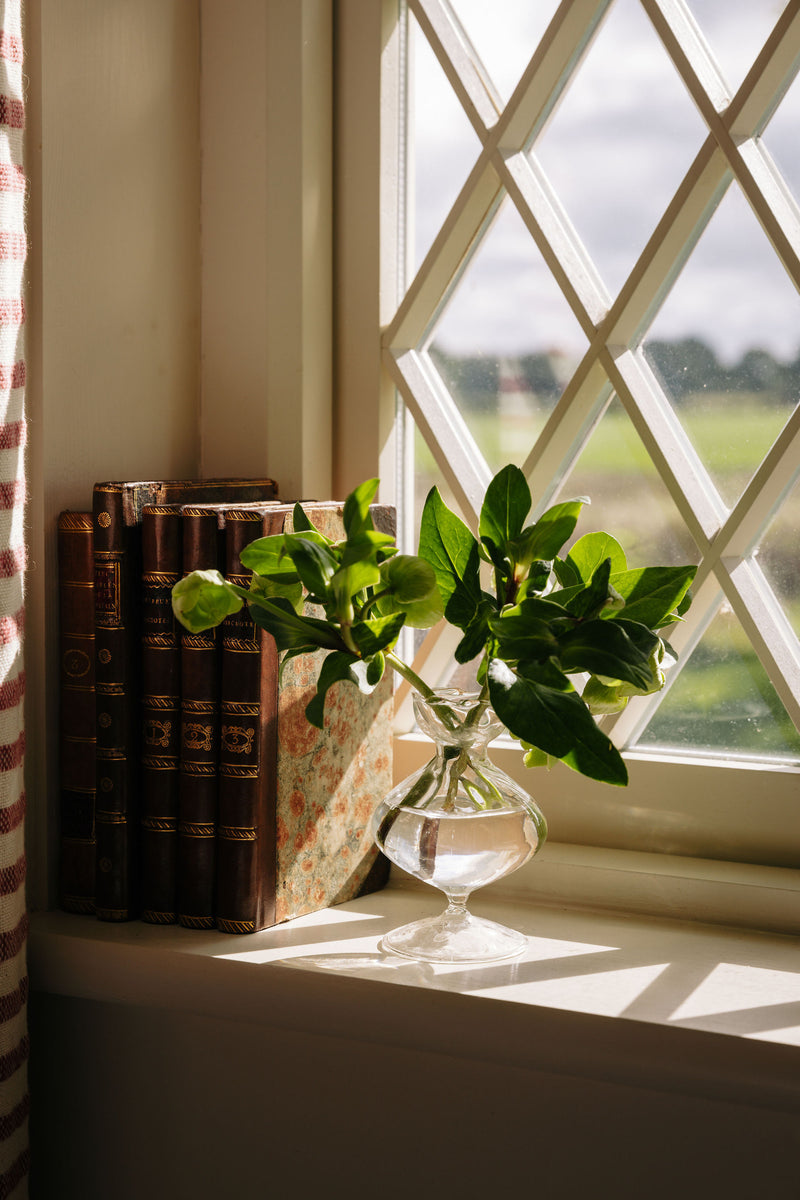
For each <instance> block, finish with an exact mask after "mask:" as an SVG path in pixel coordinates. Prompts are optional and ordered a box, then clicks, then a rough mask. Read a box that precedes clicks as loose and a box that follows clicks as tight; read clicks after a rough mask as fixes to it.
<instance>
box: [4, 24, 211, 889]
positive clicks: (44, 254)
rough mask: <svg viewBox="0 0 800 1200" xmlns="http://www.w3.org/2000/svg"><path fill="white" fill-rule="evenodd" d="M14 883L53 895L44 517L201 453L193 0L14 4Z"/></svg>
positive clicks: (50, 643) (178, 466) (52, 571)
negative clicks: (22, 325)
mask: <svg viewBox="0 0 800 1200" xmlns="http://www.w3.org/2000/svg"><path fill="white" fill-rule="evenodd" d="M26 20H27V28H26V74H27V77H28V100H27V169H28V175H29V180H30V202H29V241H30V255H29V298H28V351H27V357H28V380H29V383H28V392H27V402H28V418H29V468H28V473H29V494H30V503H29V547H30V551H29V555H30V569H29V574H28V581H27V605H28V624H27V638H26V650H25V653H26V663H27V680H28V721H27V729H28V754H27V766H28V798H29V817H28V841H29V846H30V848H31V851H32V853H31V854H30V862H31V870H30V877H29V896H30V900H31V902H32V904H33V905H35V906H43V905H45V904H46V903H47V899H48V882H49V885H50V896H51V897H52V875H53V870H52V865H53V848H54V846H53V844H54V836H55V828H56V823H55V820H54V812H55V797H54V791H55V785H56V777H55V769H56V744H55V734H54V731H55V724H56V722H55V707H54V699H55V687H56V681H57V672H56V666H57V662H56V658H55V647H56V639H57V612H56V608H55V603H54V601H55V582H56V559H55V521H56V516H57V514H58V512H59V511H60V510H61V509H63V508H76V509H85V508H88V507H91V489H92V484H93V483H94V482H95V481H97V480H101V479H136V478H142V477H151V476H155V477H162V478H163V477H174V476H182V475H191V474H193V473H195V472H196V471H197V470H198V467H199V451H200V440H199V426H198V391H199V345H200V340H199V339H200V326H199V253H200V243H199V224H200V211H199V122H198V89H199V72H198V47H199V22H198V6H197V4H196V3H191V2H188V0H113V3H109V0H29V3H28V4H27V5H26Z"/></svg>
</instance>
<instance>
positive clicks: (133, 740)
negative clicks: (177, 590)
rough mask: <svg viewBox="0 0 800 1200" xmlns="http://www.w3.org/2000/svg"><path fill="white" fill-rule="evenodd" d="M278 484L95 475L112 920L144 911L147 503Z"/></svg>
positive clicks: (100, 744)
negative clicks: (140, 888)
mask: <svg viewBox="0 0 800 1200" xmlns="http://www.w3.org/2000/svg"><path fill="white" fill-rule="evenodd" d="M275 490H276V485H275V481H274V480H272V479H209V480H196V479H177V480H148V481H125V482H120V481H111V482H106V483H98V484H95V487H94V502H93V517H94V538H95V542H94V556H95V650H96V694H97V749H96V763H97V798H96V806H95V831H96V836H97V854H96V907H97V915H98V917H100V918H101V919H103V920H109V921H124V920H129V919H130V918H132V917H135V916H137V915H138V903H139V898H138V885H139V841H140V812H139V795H140V756H141V678H140V674H141V672H140V667H141V623H140V612H139V608H140V596H141V571H142V567H141V550H142V509H143V508H144V506H145V505H146V504H158V505H161V504H164V505H166V504H179V503H190V502H192V501H194V502H196V503H201V502H204V501H210V500H216V499H218V498H222V499H228V500H231V501H232V500H234V499H236V500H237V501H239V500H241V501H245V500H248V501H249V500H257V499H271V498H272V497H273V496H274V495H275Z"/></svg>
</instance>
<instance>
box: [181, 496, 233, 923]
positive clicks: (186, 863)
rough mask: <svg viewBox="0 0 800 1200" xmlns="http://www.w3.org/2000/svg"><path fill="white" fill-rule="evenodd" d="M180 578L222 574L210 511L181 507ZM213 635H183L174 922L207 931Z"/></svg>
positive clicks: (211, 860) (215, 758)
mask: <svg viewBox="0 0 800 1200" xmlns="http://www.w3.org/2000/svg"><path fill="white" fill-rule="evenodd" d="M181 521H182V525H183V574H184V575H188V574H189V573H190V572H191V571H194V570H199V569H208V568H210V567H217V568H219V569H221V568H222V565H223V560H222V541H221V535H220V529H219V518H218V515H217V511H216V509H214V508H213V507H203V506H202V505H198V506H194V505H189V506H184V507H183V509H182V512H181ZM219 640H220V638H219V630H218V629H209V630H207V631H206V632H205V633H199V634H194V633H189V632H188V631H187V630H185V629H184V630H182V632H181V719H180V774H179V789H178V814H179V819H178V920H179V922H180V924H181V925H186V926H187V927H188V928H190V929H213V928H214V918H215V890H216V879H215V875H216V836H217V780H218V772H219V667H220V661H219V653H218V648H219Z"/></svg>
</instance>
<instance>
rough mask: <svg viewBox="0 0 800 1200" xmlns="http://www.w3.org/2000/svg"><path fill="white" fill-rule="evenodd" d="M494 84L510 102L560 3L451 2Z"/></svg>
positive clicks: (510, 0)
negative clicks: (510, 97) (509, 98)
mask: <svg viewBox="0 0 800 1200" xmlns="http://www.w3.org/2000/svg"><path fill="white" fill-rule="evenodd" d="M451 6H452V9H453V11H454V12H455V14H456V16H457V17H458V19H459V21H460V22H461V25H462V27H463V29H464V31H465V33H466V34H467V36H468V37H469V39H470V41H471V42H472V44H473V46H474V47H475V50H476V51H477V53H478V55H479V57H480V60H481V62H482V63H483V66H484V67H485V68H486V70H487V72H488V74H489V76H490V78H491V81H492V83H493V84H494V86H495V88H496V90H497V92H498V93H499V95H500V96H501V97H502V99H503V100H507V99H508V97H509V96H510V95H511V93H512V92H513V90H514V88H515V87H516V86H517V84H518V83H519V79H520V76H521V75H522V72H523V71H524V70H525V68H526V67H527V65H528V62H529V61H530V59H531V56H532V55H533V52H534V50H535V49H536V47H537V46H538V44H539V42H540V40H541V37H542V34H543V33H544V31H545V29H546V28H547V25H548V23H549V22H550V19H551V18H552V16H553V13H554V12H555V11H556V9H557V7H558V0H537V2H536V4H531V2H530V0H494V2H493V3H492V4H487V2H486V0H451Z"/></svg>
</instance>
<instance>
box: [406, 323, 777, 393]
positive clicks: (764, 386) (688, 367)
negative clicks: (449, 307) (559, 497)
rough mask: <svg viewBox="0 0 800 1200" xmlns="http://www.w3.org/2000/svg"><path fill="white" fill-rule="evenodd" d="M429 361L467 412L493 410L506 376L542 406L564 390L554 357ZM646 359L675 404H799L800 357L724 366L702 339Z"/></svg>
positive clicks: (749, 359)
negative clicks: (706, 398)
mask: <svg viewBox="0 0 800 1200" xmlns="http://www.w3.org/2000/svg"><path fill="white" fill-rule="evenodd" d="M430 354H431V358H432V359H433V362H434V364H435V366H436V368H437V370H438V371H439V374H440V375H441V376H442V378H443V380H444V381H445V383H446V384H447V386H448V388H449V390H450V391H451V393H452V394H453V395H454V397H455V398H456V399H457V401H458V403H459V404H460V405H461V406H463V407H466V408H476V409H482V410H484V411H485V410H486V409H491V408H494V407H495V406H496V405H497V402H498V401H497V398H498V396H499V395H500V393H501V392H502V390H503V372H504V371H506V370H508V369H509V364H513V372H514V375H515V378H517V379H518V380H519V381H520V383H521V384H523V385H524V389H525V390H526V391H527V392H529V393H530V394H531V395H532V396H534V397H536V398H538V399H540V400H545V401H548V400H553V399H554V398H557V397H558V396H559V395H560V394H561V392H562V390H563V386H564V378H563V371H564V359H563V356H561V355H560V354H559V353H558V352H554V353H552V354H541V353H540V354H521V355H517V356H515V357H514V358H513V359H508V358H504V359H499V358H495V357H492V356H490V355H484V354H467V355H457V354H449V353H448V352H447V351H445V350H443V349H442V348H441V347H440V346H437V345H433V346H432V347H431V351H430ZM645 357H646V358H647V360H648V362H649V363H650V366H651V367H652V369H653V371H654V372H655V374H656V375H657V376H658V378H659V379H660V381H661V383H662V386H663V387H664V390H665V391H666V393H667V395H668V396H669V397H670V399H671V400H673V401H674V402H675V403H676V404H680V403H681V402H682V401H687V400H688V399H689V398H690V397H697V396H702V394H703V393H706V394H708V393H712V392H717V393H719V392H726V393H728V394H730V395H731V398H733V396H734V395H736V394H737V393H742V392H744V393H748V394H753V393H755V394H756V395H758V394H765V395H766V394H768V395H769V396H770V398H771V400H772V401H773V403H774V402H775V401H776V400H777V401H778V402H780V403H785V404H796V403H797V402H798V401H800V351H799V352H798V354H797V356H796V358H795V359H794V361H792V362H788V363H786V362H781V361H780V360H778V359H776V358H774V357H773V355H772V354H770V353H769V351H767V350H761V349H753V350H748V351H747V352H746V353H745V354H743V355H742V357H741V358H740V359H739V361H738V362H735V363H733V364H731V365H726V364H724V363H722V362H720V360H719V358H718V357H717V355H716V352H715V351H714V349H713V347H711V346H709V345H708V343H706V342H704V341H702V340H701V339H700V338H696V337H688V338H681V339H679V340H677V341H671V342H670V341H651V342H648V343H647V344H646V347H645Z"/></svg>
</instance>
